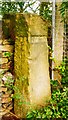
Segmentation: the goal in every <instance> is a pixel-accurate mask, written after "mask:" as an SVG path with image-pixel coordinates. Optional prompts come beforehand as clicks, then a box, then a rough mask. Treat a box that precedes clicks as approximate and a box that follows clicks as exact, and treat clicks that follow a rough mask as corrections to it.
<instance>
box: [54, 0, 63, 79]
mask: <svg viewBox="0 0 68 120" xmlns="http://www.w3.org/2000/svg"><path fill="white" fill-rule="evenodd" d="M56 5H57V9H56V23H55V24H56V26H55V41H54V60H55V63H54V68H56V67H57V66H60V65H61V63H62V60H63V33H64V23H63V22H61V21H62V17H61V14H60V11H59V8H60V5H61V2H57V3H56ZM54 80H61V76H60V74H59V73H58V71H57V70H56V71H54Z"/></svg>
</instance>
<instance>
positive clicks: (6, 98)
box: [0, 21, 13, 116]
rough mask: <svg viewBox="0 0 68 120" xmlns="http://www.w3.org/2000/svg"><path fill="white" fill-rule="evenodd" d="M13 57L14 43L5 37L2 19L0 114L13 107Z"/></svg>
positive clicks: (0, 34)
mask: <svg viewBox="0 0 68 120" xmlns="http://www.w3.org/2000/svg"><path fill="white" fill-rule="evenodd" d="M12 57H13V45H11V44H10V42H9V40H8V39H6V38H4V37H3V30H2V21H0V116H2V115H4V114H5V113H7V112H9V111H10V110H12V108H13V104H12V94H13V93H12V89H11V85H12V84H13V83H12V82H13V75H12V73H11V71H12V70H11V69H12V68H11V65H12Z"/></svg>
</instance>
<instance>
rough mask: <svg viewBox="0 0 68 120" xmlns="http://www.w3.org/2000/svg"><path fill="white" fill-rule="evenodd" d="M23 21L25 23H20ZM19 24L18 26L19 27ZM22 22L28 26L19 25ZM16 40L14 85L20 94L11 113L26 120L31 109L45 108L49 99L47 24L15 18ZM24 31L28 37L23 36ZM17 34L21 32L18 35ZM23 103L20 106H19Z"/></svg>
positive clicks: (20, 16) (29, 17)
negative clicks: (20, 103)
mask: <svg viewBox="0 0 68 120" xmlns="http://www.w3.org/2000/svg"><path fill="white" fill-rule="evenodd" d="M20 19H24V22H22V21H20ZM18 23H20V24H18ZM23 23H24V24H25V25H26V26H27V29H26V28H23V27H25V26H22V25H23ZM16 29H17V31H16V40H15V54H14V71H15V78H16V80H15V86H16V88H18V91H15V93H16V94H17V93H19V94H20V98H21V99H19V100H17V99H15V100H14V112H15V114H16V115H17V116H19V117H22V118H25V117H26V113H27V111H30V108H31V109H32V108H33V109H35V108H37V109H38V108H40V107H41V106H45V105H46V101H47V100H49V99H50V97H51V90H50V77H49V63H48V44H47V30H48V29H47V22H46V21H44V20H43V19H42V18H41V17H40V16H38V15H33V14H32V15H31V14H30V15H29V14H28V15H27V14H26V15H23V14H18V15H16ZM23 30H24V32H25V31H26V33H27V35H25V34H24V32H23ZM18 31H20V33H18ZM19 102H22V105H21V106H20V105H18V104H19Z"/></svg>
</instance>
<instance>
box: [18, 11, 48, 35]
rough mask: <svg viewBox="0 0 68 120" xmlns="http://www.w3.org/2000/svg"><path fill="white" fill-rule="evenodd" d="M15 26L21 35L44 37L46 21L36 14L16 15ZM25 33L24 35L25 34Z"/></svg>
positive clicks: (46, 26)
mask: <svg viewBox="0 0 68 120" xmlns="http://www.w3.org/2000/svg"><path fill="white" fill-rule="evenodd" d="M16 22H17V24H16V26H17V28H18V31H21V32H20V33H21V35H26V34H30V35H31V36H41V35H42V36H46V35H47V28H48V21H46V20H44V19H43V18H42V17H41V16H40V15H37V14H28V13H27V14H16ZM25 33H26V34H25Z"/></svg>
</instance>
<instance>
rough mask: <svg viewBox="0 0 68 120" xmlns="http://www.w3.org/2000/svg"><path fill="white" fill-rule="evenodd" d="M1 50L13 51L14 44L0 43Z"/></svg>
mask: <svg viewBox="0 0 68 120" xmlns="http://www.w3.org/2000/svg"><path fill="white" fill-rule="evenodd" d="M0 51H9V52H10V51H13V46H12V45H0Z"/></svg>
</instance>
